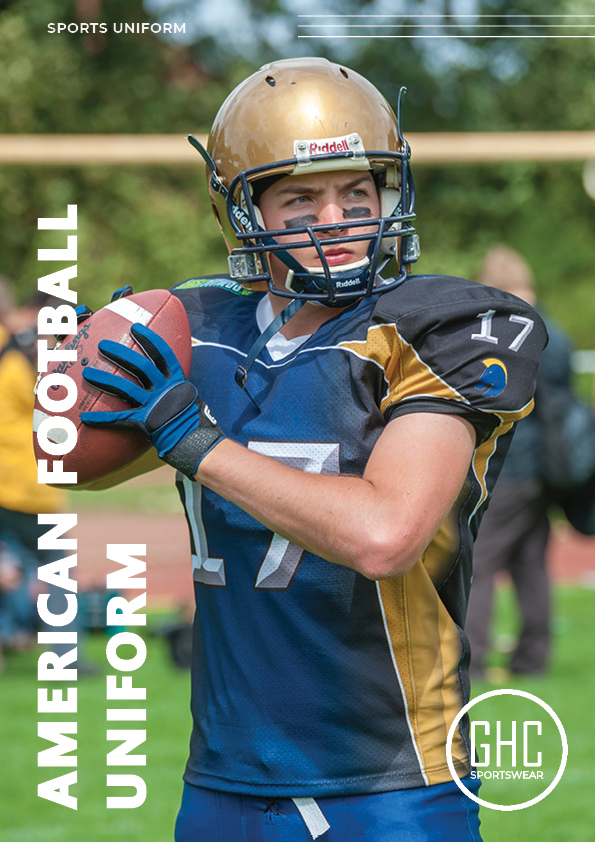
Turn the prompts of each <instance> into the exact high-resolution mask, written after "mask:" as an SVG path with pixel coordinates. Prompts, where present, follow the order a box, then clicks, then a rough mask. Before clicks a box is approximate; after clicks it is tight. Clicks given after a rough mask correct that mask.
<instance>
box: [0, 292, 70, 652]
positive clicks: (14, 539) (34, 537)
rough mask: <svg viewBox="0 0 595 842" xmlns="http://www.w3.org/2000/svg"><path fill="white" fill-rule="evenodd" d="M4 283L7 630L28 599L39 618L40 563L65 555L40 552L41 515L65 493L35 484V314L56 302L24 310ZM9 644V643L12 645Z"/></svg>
mask: <svg viewBox="0 0 595 842" xmlns="http://www.w3.org/2000/svg"><path fill="white" fill-rule="evenodd" d="M1 280H2V283H0V308H1V307H2V306H3V307H4V309H3V310H0V325H1V328H0V540H2V541H4V542H9V543H10V545H11V546H12V547H13V550H14V548H17V549H16V552H15V556H16V557H17V558H20V559H21V562H20V567H21V580H20V582H19V584H18V585H16V586H15V587H14V588H13V592H12V593H11V594H10V598H8V597H7V591H6V590H5V599H4V607H5V615H4V619H5V624H6V628H8V627H9V623H8V620H7V615H6V610H13V612H15V616H13V617H12V627H13V628H14V627H15V624H18V623H19V622H20V620H19V619H18V617H17V616H16V614H19V612H21V613H20V614H19V616H21V617H22V612H23V609H24V606H23V599H28V601H29V604H30V605H31V604H32V605H33V606H34V610H35V614H36V608H35V602H34V600H36V593H35V592H33V591H32V586H33V581H32V580H33V579H37V570H36V568H37V565H38V564H47V563H48V562H51V561H56V560H57V559H59V558H61V557H62V556H63V553H62V552H61V551H46V550H43V551H41V552H40V551H38V549H37V541H38V538H39V536H40V535H42V534H43V533H45V532H47V530H48V527H47V526H46V525H41V526H40V525H39V524H38V523H37V515H38V513H40V512H43V513H47V514H51V513H54V512H59V511H61V510H62V509H63V507H64V502H65V493H64V491H62V490H61V489H59V488H51V487H50V486H48V485H43V484H39V483H38V482H37V464H36V461H35V454H34V451H33V433H32V417H33V406H34V402H35V397H34V393H33V390H34V386H35V380H36V377H37V314H38V312H39V310H40V308H41V307H43V306H47V305H51V304H52V299H50V298H49V297H48V296H47V295H44V294H40V293H35V294H34V295H33V296H32V297H31V298H30V299H29V300H28V301H27V302H26V303H25V304H24V305H23V306H21V307H14V306H11V297H10V288H9V286H8V283H7V279H1ZM8 591H10V589H8ZM49 592H50V598H49V602H48V605H49V609H50V611H53V612H54V613H56V614H60V613H62V612H63V611H64V595H63V591H62V590H61V589H60V588H56V587H50V588H49ZM34 628H35V627H33V629H31V631H33V630H34ZM77 630H78V626H77V625H76V621H75V624H73V625H72V626H67V627H61V631H77ZM0 634H1V629H0ZM5 642H6V641H5ZM8 645H9V646H10V645H11V644H10V641H8ZM52 649H53V651H55V652H56V653H57V654H63V653H64V652H66V651H69V650H70V649H72V646H71V645H70V644H63V645H59V644H56V645H55V646H53V647H52ZM79 654H80V649H79ZM75 666H76V665H75ZM79 666H80V665H79Z"/></svg>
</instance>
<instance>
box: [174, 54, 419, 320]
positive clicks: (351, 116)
mask: <svg viewBox="0 0 595 842" xmlns="http://www.w3.org/2000/svg"><path fill="white" fill-rule="evenodd" d="M403 91H404V89H401V91H400V93H399V104H398V108H397V112H398V113H399V118H400V105H401V95H402V93H403ZM189 140H190V142H191V143H192V144H193V145H194V146H195V147H196V148H197V149H198V151H199V152H200V153H201V155H202V156H203V158H204V160H205V161H206V163H207V176H208V180H209V192H210V195H211V201H212V205H213V211H214V213H215V217H216V219H217V222H218V223H219V226H220V228H221V231H222V234H223V237H224V239H225V242H226V243H227V246H228V248H229V251H230V257H229V265H230V274H231V276H232V277H233V278H235V279H237V280H238V281H239V282H240V283H242V284H253V283H257V282H262V281H266V282H267V283H268V286H269V289H270V290H271V291H272V292H274V293H275V294H277V295H282V296H285V297H287V298H301V299H307V300H314V301H320V302H321V303H326V304H330V305H334V306H345V305H346V304H348V303H350V302H351V301H353V300H355V299H356V298H361V297H362V295H373V294H375V293H376V292H381V291H382V292H384V291H386V290H387V289H388V288H389V287H392V286H396V284H397V283H400V282H401V281H402V280H403V279H404V277H405V275H406V273H407V266H408V264H410V263H412V262H414V261H415V260H417V256H418V254H419V245H418V243H419V241H418V238H417V235H416V234H415V230H414V228H413V227H412V220H414V219H415V214H414V212H413V211H414V204H415V192H414V186H413V179H412V177H411V171H410V168H409V154H410V153H409V146H408V144H407V142H406V141H405V140H404V138H403V136H402V133H401V130H400V125H399V122H398V121H397V118H396V117H395V115H394V113H393V111H392V109H391V107H390V105H389V104H388V102H387V101H386V99H385V98H384V97H383V96H382V94H381V93H380V92H379V91H378V90H377V89H376V88H375V87H374V85H372V84H371V83H370V82H368V81H367V79H364V77H363V76H360V75H359V74H358V73H356V72H355V71H353V70H349V69H348V68H345V67H342V66H341V65H338V64H332V63H331V62H329V61H327V60H326V59H323V58H295V59H287V60H284V61H276V62H272V63H271V64H266V65H264V67H262V68H261V69H260V70H259V71H257V72H256V73H254V74H253V75H252V76H250V77H249V78H248V79H246V80H245V81H244V82H242V83H241V84H240V85H238V87H237V88H235V90H233V91H232V92H231V94H230V95H229V96H228V97H227V99H226V100H225V102H224V103H223V105H222V106H221V108H220V110H219V113H218V114H217V116H216V118H215V122H214V123H213V127H212V129H211V133H210V135H209V142H208V145H207V149H206V150H205V149H204V148H203V147H202V146H201V145H200V143H199V142H198V141H197V140H196V139H195V138H194V137H192V136H190V137H189ZM351 169H353V170H367V171H371V173H372V176H373V177H374V180H375V183H376V186H377V188H378V191H379V197H380V213H381V217H380V218H378V219H372V220H370V219H368V218H366V219H365V220H359V221H353V222H350V226H349V234H348V235H347V236H341V237H336V238H334V239H327V240H326V243H327V244H328V245H331V244H334V243H345V242H348V241H353V240H363V239H366V240H367V239H369V238H370V237H371V240H370V245H369V248H368V253H367V257H366V258H365V259H364V260H361V261H358V263H353V264H347V265H341V266H338V267H332V268H331V267H330V266H329V265H328V263H327V261H326V260H325V259H324V256H323V255H322V250H321V249H320V248H318V249H317V250H318V252H319V254H320V255H321V263H322V266H321V268H320V269H316V270H313V269H307V268H305V267H304V266H302V265H301V263H299V261H298V260H297V259H296V258H295V257H294V254H295V251H294V250H296V249H300V248H311V247H312V246H313V245H314V246H316V243H317V238H316V232H317V231H327V232H328V231H330V230H331V229H332V228H333V226H328V225H326V226H325V225H312V226H304V227H303V228H296V229H292V233H294V234H295V233H298V234H303V235H304V239H303V241H302V240H300V242H298V243H292V244H291V251H292V254H289V253H288V251H287V250H286V248H287V247H286V246H284V245H281V244H280V243H278V242H277V240H276V237H278V236H281V234H282V233H283V232H281V231H268V230H266V226H265V224H264V221H263V218H262V215H261V213H260V211H259V209H258V206H257V202H256V200H255V198H254V197H255V196H259V195H260V194H261V193H262V192H263V187H264V189H266V186H267V185H269V184H270V183H272V181H274V180H275V178H279V177H283V176H292V175H302V174H305V173H313V172H328V171H331V170H351ZM261 179H263V180H264V181H263V182H261V183H260V184H257V182H259V181H260V180H261ZM364 226H365V227H366V228H367V229H368V230H369V228H370V227H376V232H375V234H372V235H370V234H369V233H367V234H365V235H362V234H359V235H358V231H357V229H358V228H362V227H364ZM335 230H336V226H335ZM238 240H239V241H240V243H241V244H240V245H239V246H237V245H236V243H237V241H238ZM271 252H274V253H275V254H276V255H277V257H278V258H279V259H280V260H281V261H282V262H283V263H285V265H286V266H287V268H288V274H287V280H286V285H285V286H286V288H285V289H284V290H280V289H277V288H276V287H275V286H274V285H273V282H272V278H271V271H270V266H269V262H268V254H270V253H271ZM391 257H396V258H397V261H398V265H399V272H398V277H395V278H391V279H389V280H388V281H383V282H381V283H379V282H378V280H377V275H378V273H379V272H380V271H381V270H382V269H383V268H384V266H385V265H386V264H387V263H388V261H389V260H390V259H391Z"/></svg>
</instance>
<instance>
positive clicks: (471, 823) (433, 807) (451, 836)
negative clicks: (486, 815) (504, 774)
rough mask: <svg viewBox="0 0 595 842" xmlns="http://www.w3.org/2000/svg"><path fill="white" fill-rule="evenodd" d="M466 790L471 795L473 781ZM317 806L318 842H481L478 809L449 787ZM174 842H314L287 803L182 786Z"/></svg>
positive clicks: (345, 798)
mask: <svg viewBox="0 0 595 842" xmlns="http://www.w3.org/2000/svg"><path fill="white" fill-rule="evenodd" d="M464 783H465V785H466V786H467V788H468V789H469V790H470V791H471V792H473V793H474V794H477V790H478V789H479V781H478V780H471V778H465V779H464ZM316 803H317V804H318V806H319V807H320V809H321V810H322V813H323V815H324V817H325V819H326V820H327V822H328V823H329V825H330V829H329V830H327V831H326V832H324V833H323V834H322V835H321V836H319V837H318V840H319V842H481V836H480V835H479V824H480V822H479V815H478V810H479V806H478V804H476V802H475V801H472V800H471V799H470V798H468V797H467V796H465V795H464V794H463V793H462V792H461V791H460V790H459V788H458V787H457V785H456V784H455V783H454V781H452V782H448V783H445V784H436V785H434V786H429V787H421V788H419V789H404V790H398V791H396V792H382V793H378V794H374V795H348V796H336V797H330V798H328V797H326V798H317V799H316ZM175 842H312V835H311V833H310V832H309V830H308V828H307V826H306V824H305V821H304V819H303V818H302V815H301V814H300V812H299V810H298V808H297V807H296V805H295V804H294V802H293V801H292V799H291V798H277V799H274V798H262V797H260V796H252V795H236V794H234V793H228V792H219V791H216V790H210V789H203V788H201V787H196V786H191V785H190V784H185V785H184V793H183V796H182V806H181V808H180V812H179V814H178V819H177V822H176V834H175Z"/></svg>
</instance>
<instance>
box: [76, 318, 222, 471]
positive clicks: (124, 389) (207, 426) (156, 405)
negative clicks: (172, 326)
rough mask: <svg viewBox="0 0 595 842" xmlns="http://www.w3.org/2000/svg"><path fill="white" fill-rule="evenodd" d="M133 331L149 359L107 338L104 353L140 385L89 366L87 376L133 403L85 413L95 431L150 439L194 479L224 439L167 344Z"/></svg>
mask: <svg viewBox="0 0 595 842" xmlns="http://www.w3.org/2000/svg"><path fill="white" fill-rule="evenodd" d="M130 333H131V335H132V336H133V337H134V339H135V340H136V342H137V343H138V344H139V345H140V347H141V348H142V349H143V351H144V352H145V354H146V355H147V356H146V357H145V356H143V354H140V353H139V352H138V351H133V350H132V349H131V348H128V347H127V346H126V345H121V344H120V343H119V342H113V341H112V340H111V339H102V340H101V342H100V343H99V346H98V347H99V350H100V351H101V353H102V355H103V356H104V357H105V358H106V359H108V360H110V361H111V362H113V363H115V364H116V365H117V366H119V367H120V368H122V369H124V371H127V372H128V373H129V374H132V375H133V377H135V378H136V380H138V382H139V383H140V386H139V385H137V383H135V382H133V381H131V380H127V379H126V378H125V377H119V376H118V375H117V374H111V373H110V372H108V371H103V370H102V369H99V368H86V369H85V371H84V372H83V377H84V379H85V380H86V381H87V383H90V384H91V385H92V386H96V387H97V388H98V389H101V391H102V392H107V394H109V395H114V396H116V397H118V398H122V400H124V401H126V402H127V403H128V404H130V405H131V407H132V408H131V409H125V410H122V411H121V412H99V411H95V412H83V413H82V414H81V420H82V421H83V423H84V424H87V425H88V426H89V427H109V428H112V429H114V430H134V431H135V432H138V433H141V434H142V435H144V436H146V437H147V438H148V439H149V440H150V441H151V442H152V443H153V445H154V447H155V448H156V450H157V453H158V454H159V457H160V458H161V459H163V461H164V462H168V463H169V464H170V465H173V466H174V468H177V469H178V471H181V473H183V474H186V476H189V477H190V478H191V479H192V478H193V476H194V474H195V472H196V469H197V468H198V466H199V464H200V462H201V460H202V459H203V457H204V456H205V455H206V454H207V453H208V452H209V450H211V448H213V447H214V446H215V445H216V444H217V443H218V442H219V441H221V440H222V439H223V438H224V435H223V432H222V430H221V428H220V427H219V425H218V424H217V421H216V420H215V418H214V417H213V416H212V414H211V412H210V410H209V408H208V406H207V405H206V404H205V403H204V402H203V401H201V399H200V398H199V397H198V392H197V391H196V387H195V386H194V385H193V384H192V383H190V381H188V380H186V377H185V376H184V372H183V371H182V367H181V366H180V363H179V362H178V359H177V357H176V355H175V354H174V352H173V351H172V349H171V348H170V347H169V345H168V344H167V342H166V341H165V340H164V339H162V338H161V337H160V336H158V334H156V333H155V332H154V331H152V330H150V329H149V328H148V327H145V326H144V325H142V324H138V323H137V324H134V325H132V327H131V328H130Z"/></svg>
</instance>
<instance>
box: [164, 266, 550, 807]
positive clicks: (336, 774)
mask: <svg viewBox="0 0 595 842" xmlns="http://www.w3.org/2000/svg"><path fill="white" fill-rule="evenodd" d="M174 292H175V294H176V295H177V296H178V297H179V298H180V300H181V301H182V302H183V304H184V306H185V307H186V311H187V313H188V317H189V320H190V326H191V329H192V336H193V346H194V347H193V361H192V371H191V375H190V376H191V379H192V381H193V382H194V383H195V384H196V386H197V388H198V391H199V393H200V395H201V397H202V398H203V400H205V401H206V402H207V404H208V405H209V407H210V409H211V411H212V412H213V414H214V415H215V417H216V418H217V420H218V422H219V424H220V425H221V427H222V429H223V431H224V432H225V434H226V435H227V436H229V437H230V438H232V439H234V440H235V441H237V442H239V443H241V444H243V445H245V446H246V447H248V448H251V449H253V450H255V451H258V452H259V453H263V454H266V455H267V456H270V457H272V458H274V459H278V460H280V461H282V462H284V463H286V464H288V465H291V466H293V467H295V468H298V469H300V470H304V471H309V472H314V473H320V472H323V473H327V474H333V473H347V474H352V475H360V476H361V475H362V474H363V472H364V469H365V467H366V463H367V461H368V458H369V456H370V454H371V452H372V449H373V447H374V445H375V443H376V441H377V440H378V438H379V436H380V435H381V434H382V431H383V430H384V429H385V427H386V425H387V424H388V423H390V421H391V420H392V419H393V418H394V417H397V416H398V415H400V414H403V413H408V412H440V413H456V414H458V415H461V416H463V417H465V418H467V419H468V420H469V421H470V422H471V423H472V424H473V425H474V426H475V428H476V430H477V446H476V450H475V453H474V458H473V462H472V465H471V468H470V471H469V474H468V478H467V481H466V482H465V484H464V487H463V488H462V489H461V492H460V494H459V497H458V499H457V501H456V503H455V505H454V506H453V509H452V511H451V512H450V513H449V515H448V516H447V518H446V519H445V521H444V523H443V524H442V526H441V527H440V529H439V530H438V532H437V534H436V536H435V537H434V538H433V539H432V542H431V543H430V545H429V546H428V548H427V550H426V551H425V552H424V554H423V555H422V556H421V558H420V559H419V560H418V561H417V563H416V564H415V565H414V567H413V568H412V569H411V570H410V571H409V572H408V573H407V574H406V575H404V576H400V577H397V578H394V579H387V580H383V581H379V582H374V581H370V580H369V579H366V578H365V577H364V576H362V575H360V574H358V573H356V572H355V571H353V570H351V569H349V568H347V567H343V566H341V565H338V564H332V563H330V562H328V561H325V560H324V559H322V558H320V557H318V556H316V555H313V554H312V553H309V552H305V551H304V550H302V549H301V548H300V547H297V546H295V545H294V544H291V543H290V542H289V541H287V540H286V539H284V538H282V537H281V536H279V535H276V534H274V533H272V532H271V531H270V530H269V529H267V528H266V527H264V526H263V525H262V524H260V523H259V522H258V521H257V520H255V519H254V518H252V517H251V516H250V515H248V514H246V513H245V512H244V511H243V510H241V509H240V508H238V507H237V506H235V505H234V504H232V503H229V502H228V501H226V500H224V499H223V498H222V497H220V496H219V495H217V494H215V493H214V492H212V491H210V490H209V489H207V488H203V487H202V486H201V485H200V484H198V483H194V482H191V481H190V480H188V479H185V478H183V479H180V491H181V496H182V500H183V502H184V506H185V510H186V516H187V519H188V524H189V527H190V533H191V543H192V557H193V570H194V583H195V592H196V603H197V610H196V617H195V623H194V653H193V681H192V714H193V720H194V727H193V733H192V741H191V753H190V759H189V761H188V765H187V768H186V773H185V780H186V781H187V782H189V783H192V784H195V785H198V786H203V787H207V788H212V789H219V790H226V791H230V792H238V793H244V794H266V795H268V796H279V797H281V796H317V795H318V796H324V795H340V794H344V795H346V794H361V793H372V792H382V791H388V790H395V789H406V788H412V787H419V786H423V785H425V784H434V783H441V782H444V781H448V780H450V779H451V778H450V772H449V770H448V766H447V762H446V755H445V744H446V738H447V734H448V729H449V726H450V723H451V722H452V720H453V719H454V717H455V716H456V714H457V713H458V712H459V710H460V708H461V707H462V705H463V704H464V703H465V702H466V701H467V700H468V680H467V664H468V660H469V653H468V646H467V643H466V639H465V636H464V633H463V631H462V627H463V624H464V617H465V610H466V604H467V597H468V591H469V583H470V577H471V548H472V542H473V537H474V535H475V534H476V531H477V527H478V522H479V517H480V514H481V512H482V510H483V508H485V504H486V501H487V498H488V495H489V491H490V489H491V486H492V485H493V483H494V481H495V478H496V476H497V474H498V471H499V468H500V465H501V463H502V460H503V457H504V455H505V451H506V448H507V444H508V441H509V438H510V436H509V435H508V434H509V432H510V430H511V428H512V425H513V423H514V421H516V420H517V419H519V418H521V417H523V416H524V415H526V414H528V413H529V412H530V410H531V408H532V395H533V390H534V381H535V370H536V366H537V361H538V358H539V354H540V352H541V350H542V349H543V346H544V344H545V341H546V334H545V329H544V327H543V324H542V322H541V320H540V318H539V316H538V315H537V314H536V313H535V312H534V311H533V310H532V309H531V308H530V307H528V306H527V305H526V304H525V303H524V302H522V301H520V300H519V299H517V298H515V297H514V296H511V295H508V294H506V293H503V292H500V291H497V290H492V289H489V288H486V287H482V286H479V285H477V284H474V283H471V282H469V281H464V280H461V279H458V278H448V277H439V276H433V277H410V278H409V279H408V280H407V281H406V282H405V283H404V284H403V285H402V286H401V287H399V288H397V289H395V290H393V291H391V292H389V293H386V294H384V295H380V296H375V297H373V298H367V299H362V300H361V301H359V302H358V303H356V304H354V305H353V306H351V307H350V308H349V309H347V310H345V311H343V312H341V313H338V314H337V315H336V316H334V318H332V319H331V320H329V321H328V322H326V323H325V324H324V325H323V326H322V327H321V328H320V329H319V330H318V331H316V333H315V334H313V335H312V336H311V337H310V338H309V339H308V340H307V341H306V342H304V343H303V344H302V345H301V346H300V347H299V348H297V349H295V350H294V351H293V352H292V353H290V354H289V356H287V357H285V358H283V359H281V360H277V361H276V362H275V361H274V360H273V359H272V358H271V357H270V355H269V354H268V351H267V350H266V349H265V350H263V351H262V353H261V354H260V356H259V357H258V359H257V360H256V362H255V363H254V365H253V366H252V368H251V370H250V373H249V377H248V384H247V385H248V390H249V392H250V395H251V398H252V399H251V398H250V397H249V396H248V395H247V394H246V392H245V391H242V390H241V389H240V388H239V387H238V386H237V385H236V384H235V382H234V374H235V371H236V369H237V367H238V365H240V364H242V363H243V361H244V360H245V358H246V355H247V354H248V352H249V351H250V349H251V347H252V345H253V344H254V342H255V341H256V339H257V338H258V336H259V335H260V332H259V329H258V325H257V321H256V307H257V304H258V302H259V301H260V299H261V298H262V296H263V295H264V294H266V293H259V292H248V291H247V290H244V289H243V288H242V287H240V286H238V285H237V284H236V283H235V282H233V281H232V280H230V279H229V278H215V279H193V280H191V281H187V282H185V283H183V284H181V285H180V286H179V287H177V288H176V289H175V291H174ZM453 755H454V758H455V765H456V767H457V769H458V771H459V774H461V775H463V774H464V773H465V771H466V770H467V768H468V750H467V744H466V738H465V733H464V726H463V730H462V731H461V732H459V733H458V734H457V736H456V738H455V740H454V742H453Z"/></svg>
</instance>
